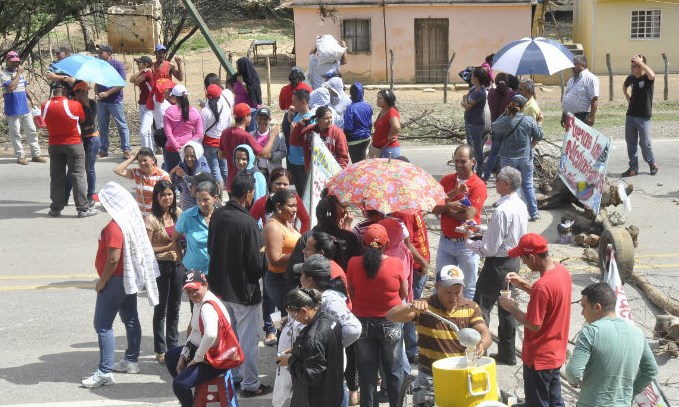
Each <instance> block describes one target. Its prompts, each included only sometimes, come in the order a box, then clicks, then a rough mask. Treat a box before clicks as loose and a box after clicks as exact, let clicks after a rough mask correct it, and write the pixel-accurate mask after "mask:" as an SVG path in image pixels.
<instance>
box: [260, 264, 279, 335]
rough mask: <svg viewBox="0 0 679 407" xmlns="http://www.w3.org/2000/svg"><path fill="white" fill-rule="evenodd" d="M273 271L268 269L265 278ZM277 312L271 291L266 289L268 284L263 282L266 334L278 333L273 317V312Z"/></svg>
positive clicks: (263, 313)
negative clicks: (270, 296)
mask: <svg viewBox="0 0 679 407" xmlns="http://www.w3.org/2000/svg"><path fill="white" fill-rule="evenodd" d="M269 273H271V272H270V271H267V272H266V273H265V275H264V276H265V277H264V278H265V279H266V274H269ZM274 312H276V306H275V305H274V303H273V301H271V298H269V293H268V292H267V291H266V284H262V321H263V322H264V328H263V330H264V333H265V334H266V335H268V334H275V333H276V327H275V326H274V324H273V320H272V319H271V314H273V313H274Z"/></svg>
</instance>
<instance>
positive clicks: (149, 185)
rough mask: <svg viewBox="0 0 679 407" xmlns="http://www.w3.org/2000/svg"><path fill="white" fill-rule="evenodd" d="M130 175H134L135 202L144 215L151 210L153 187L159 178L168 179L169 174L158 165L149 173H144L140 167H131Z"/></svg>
mask: <svg viewBox="0 0 679 407" xmlns="http://www.w3.org/2000/svg"><path fill="white" fill-rule="evenodd" d="M130 171H132V176H133V177H134V183H135V184H136V185H135V187H134V190H135V192H136V193H137V204H139V210H140V211H141V213H142V215H144V216H146V214H147V213H149V212H151V204H152V203H153V187H155V186H156V183H157V182H158V181H160V180H163V179H164V180H165V181H170V175H169V174H168V173H167V172H165V171H164V170H162V169H161V168H160V167H155V168H154V169H153V172H152V173H151V175H144V174H143V173H142V172H141V168H131V169H130Z"/></svg>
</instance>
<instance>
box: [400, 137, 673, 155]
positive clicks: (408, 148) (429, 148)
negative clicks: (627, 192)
mask: <svg viewBox="0 0 679 407" xmlns="http://www.w3.org/2000/svg"><path fill="white" fill-rule="evenodd" d="M677 142H679V138H663V139H655V138H654V139H653V143H677ZM555 143H556V144H559V141H555ZM613 144H615V145H626V144H627V142H626V141H625V140H613ZM458 145H459V144H441V145H430V146H418V147H412V146H407V145H406V146H401V148H402V149H403V150H404V151H408V152H416V151H440V150H441V148H442V147H450V148H451V151H452V150H453V149H454V148H455V147H457V146H458Z"/></svg>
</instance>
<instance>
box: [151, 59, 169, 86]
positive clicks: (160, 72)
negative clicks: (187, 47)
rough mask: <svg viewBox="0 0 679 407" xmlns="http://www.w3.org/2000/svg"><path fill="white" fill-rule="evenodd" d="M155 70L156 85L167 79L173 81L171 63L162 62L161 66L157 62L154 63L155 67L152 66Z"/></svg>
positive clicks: (154, 80) (154, 79)
mask: <svg viewBox="0 0 679 407" xmlns="http://www.w3.org/2000/svg"><path fill="white" fill-rule="evenodd" d="M151 67H152V69H153V82H154V83H155V82H156V81H157V80H158V79H162V78H166V79H172V77H171V74H170V68H171V67H172V64H170V62H169V61H162V62H161V63H160V65H157V62H156V61H154V62H153V65H151Z"/></svg>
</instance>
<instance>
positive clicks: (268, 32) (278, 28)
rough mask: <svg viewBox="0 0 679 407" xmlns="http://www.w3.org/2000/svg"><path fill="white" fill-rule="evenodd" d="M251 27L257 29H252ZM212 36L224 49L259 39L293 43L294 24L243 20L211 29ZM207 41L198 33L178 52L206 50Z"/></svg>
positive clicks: (287, 21)
mask: <svg viewBox="0 0 679 407" xmlns="http://www.w3.org/2000/svg"><path fill="white" fill-rule="evenodd" d="M253 27H257V28H256V29H253ZM212 36H213V37H214V38H215V40H216V41H217V43H218V44H219V45H221V46H222V47H224V48H231V45H230V43H235V42H240V41H246V42H250V41H252V40H261V39H271V40H275V41H276V42H277V43H278V46H279V48H280V47H281V45H283V44H288V43H289V44H292V43H293V42H294V24H293V22H292V20H288V19H282V18H276V19H267V20H245V21H238V22H233V23H230V24H229V25H228V27H226V28H221V29H212ZM208 48H209V45H208V43H207V40H206V39H205V37H203V35H202V34H201V33H200V32H197V33H196V34H194V35H193V36H192V37H191V38H189V39H188V40H187V41H186V42H185V43H184V44H182V46H181V47H180V52H186V51H201V50H204V49H208Z"/></svg>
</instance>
